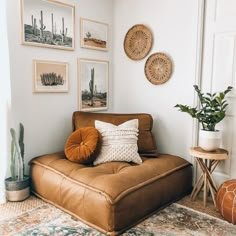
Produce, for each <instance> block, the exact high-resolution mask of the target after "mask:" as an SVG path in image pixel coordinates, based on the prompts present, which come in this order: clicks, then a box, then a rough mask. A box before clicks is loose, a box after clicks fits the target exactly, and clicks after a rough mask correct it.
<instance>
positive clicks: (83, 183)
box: [30, 112, 192, 235]
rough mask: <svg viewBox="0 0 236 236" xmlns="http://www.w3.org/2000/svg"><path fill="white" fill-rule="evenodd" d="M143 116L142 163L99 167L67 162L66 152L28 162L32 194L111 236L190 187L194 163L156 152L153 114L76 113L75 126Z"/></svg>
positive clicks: (140, 144) (116, 163)
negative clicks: (97, 121)
mask: <svg viewBox="0 0 236 236" xmlns="http://www.w3.org/2000/svg"><path fill="white" fill-rule="evenodd" d="M134 118H136V119H138V120H139V138H138V149H139V153H140V156H141V157H142V160H143V163H142V164H140V165H137V164H133V163H126V162H109V163H104V164H100V165H98V166H91V165H90V166H89V165H81V164H77V163H74V162H71V161H69V160H68V159H67V158H66V157H65V154H64V152H58V153H54V154H47V155H43V156H40V157H36V158H34V159H33V160H32V161H31V163H30V166H31V168H30V170H31V178H32V192H33V193H34V194H35V195H37V196H38V197H40V198H42V199H44V200H45V201H47V202H49V203H52V204H53V205H55V206H57V207H59V208H61V209H62V210H64V211H66V212H68V213H69V214H71V215H73V216H75V217H76V218H78V219H79V220H81V221H83V222H84V223H86V224H87V225H89V226H91V227H93V228H96V229H97V230H99V231H101V232H103V233H106V234H108V235H117V234H120V233H121V232H123V231H125V230H126V229H128V228H130V227H132V226H133V225H135V224H137V223H139V222H140V221H142V220H143V219H145V218H147V217H148V216H150V215H152V214H153V213H154V212H156V211H157V210H159V209H161V208H163V207H165V206H167V205H168V204H170V203H172V202H174V201H176V200H178V199H180V198H181V197H183V196H184V195H186V194H188V193H190V192H191V190H192V166H191V164H190V163H189V162H187V161H186V160H184V159H183V158H180V157H177V156H173V155H168V154H157V153H156V143H155V140H154V137H153V134H152V132H151V130H152V125H153V119H152V117H151V116H150V115H149V114H108V113H89V112H74V113H73V118H72V119H73V129H74V130H76V129H78V128H81V127H86V126H94V121H95V120H101V121H104V122H110V123H113V124H115V125H119V124H121V123H123V122H125V121H127V120H130V119H134Z"/></svg>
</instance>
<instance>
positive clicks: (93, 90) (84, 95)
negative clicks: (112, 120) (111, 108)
mask: <svg viewBox="0 0 236 236" xmlns="http://www.w3.org/2000/svg"><path fill="white" fill-rule="evenodd" d="M78 68H79V76H78V79H79V83H78V84H79V93H78V94H79V98H78V102H79V110H81V111H98V110H107V109H108V76H109V62H108V61H105V60H93V59H85V58H80V59H78Z"/></svg>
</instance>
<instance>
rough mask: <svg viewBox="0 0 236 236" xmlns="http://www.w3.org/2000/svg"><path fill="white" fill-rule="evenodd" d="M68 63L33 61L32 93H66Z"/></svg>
mask: <svg viewBox="0 0 236 236" xmlns="http://www.w3.org/2000/svg"><path fill="white" fill-rule="evenodd" d="M68 89H69V79H68V63H66V62H57V61H45V60H33V92H34V93H59V92H68Z"/></svg>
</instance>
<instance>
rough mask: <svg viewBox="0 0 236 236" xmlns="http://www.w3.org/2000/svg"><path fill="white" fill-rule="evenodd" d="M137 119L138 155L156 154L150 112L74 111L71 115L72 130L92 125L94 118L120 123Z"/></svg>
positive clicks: (115, 123)
mask: <svg viewBox="0 0 236 236" xmlns="http://www.w3.org/2000/svg"><path fill="white" fill-rule="evenodd" d="M132 119H138V120H139V136H138V151H139V153H140V155H144V156H156V155H157V150H156V142H155V139H154V136H153V134H152V132H151V130H152V125H153V119H152V116H151V115H150V114H146V113H137V114H117V113H92V112H82V111H75V112H74V113H73V116H72V125H73V131H75V130H76V129H78V128H82V127H88V126H90V127H94V126H95V120H100V121H104V122H109V123H112V124H114V125H120V124H122V123H124V122H126V121H128V120H132Z"/></svg>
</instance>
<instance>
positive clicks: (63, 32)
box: [60, 17, 67, 43]
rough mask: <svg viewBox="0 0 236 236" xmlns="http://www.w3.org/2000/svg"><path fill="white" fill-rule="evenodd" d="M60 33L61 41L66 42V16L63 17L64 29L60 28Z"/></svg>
mask: <svg viewBox="0 0 236 236" xmlns="http://www.w3.org/2000/svg"><path fill="white" fill-rule="evenodd" d="M60 34H61V42H62V43H64V42H65V41H66V36H67V28H66V30H65V23H64V17H62V30H60Z"/></svg>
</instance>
